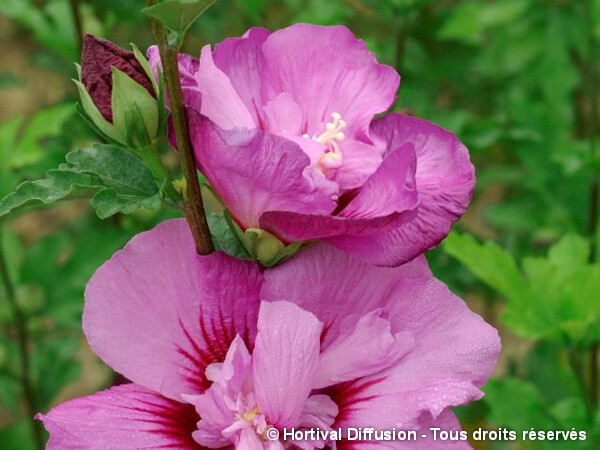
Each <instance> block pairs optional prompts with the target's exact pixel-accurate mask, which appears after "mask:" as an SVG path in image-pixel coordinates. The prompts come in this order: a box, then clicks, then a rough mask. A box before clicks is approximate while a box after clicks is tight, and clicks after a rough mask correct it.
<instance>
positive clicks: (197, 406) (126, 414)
mask: <svg viewBox="0 0 600 450" xmlns="http://www.w3.org/2000/svg"><path fill="white" fill-rule="evenodd" d="M85 300H86V301H85V311H84V317H83V324H84V331H85V333H86V335H87V338H88V341H89V343H90V345H91V347H92V349H93V350H94V351H95V352H96V353H97V354H98V355H99V356H100V357H101V358H102V359H103V360H104V361H105V362H106V363H107V364H109V365H110V366H112V367H113V368H114V369H115V370H117V371H118V372H120V373H122V374H123V375H124V376H126V377H127V378H128V379H130V380H131V381H132V383H131V384H125V385H121V386H118V387H113V388H111V389H108V390H106V391H103V392H100V393H97V394H95V395H91V396H89V397H84V398H80V399H76V400H72V401H68V402H66V403H64V404H62V405H59V406H57V407H56V408H54V409H53V410H51V411H50V412H49V413H48V414H45V415H40V416H39V418H40V419H41V420H42V421H43V422H44V425H45V426H46V428H47V429H48V431H49V432H50V441H49V443H48V447H47V448H49V449H60V450H67V449H106V448H111V449H150V448H178V449H203V448H227V449H232V448H236V449H240V450H246V449H283V448H303V449H313V448H337V449H352V448H353V449H366V448H371V447H375V446H378V445H379V444H381V445H384V446H387V448H402V449H428V450H434V449H448V448H452V449H454V448H456V449H467V448H470V447H469V445H468V444H467V443H465V442H451V443H449V442H441V441H439V440H437V441H433V440H431V433H430V437H429V438H420V439H419V440H417V441H412V442H380V443H378V442H372V441H364V440H363V441H362V442H361V441H347V440H346V441H344V440H342V441H336V442H329V441H328V440H327V439H318V438H315V439H312V440H296V441H294V440H291V439H284V438H283V436H284V435H283V429H284V428H287V429H289V428H292V427H293V428H295V429H297V430H307V429H313V428H319V429H320V430H325V431H327V430H336V429H342V430H345V429H348V427H374V428H376V429H379V430H389V429H392V428H396V429H404V430H423V431H428V429H429V427H434V426H435V427H440V428H442V429H445V430H457V429H459V424H458V421H457V420H456V418H455V416H454V415H453V413H452V412H451V410H450V408H451V407H452V406H455V405H460V404H465V403H468V402H470V401H472V400H475V399H478V398H480V397H481V395H482V394H481V391H480V390H479V387H480V386H481V385H482V384H483V383H484V382H485V381H486V379H487V378H488V376H489V375H490V373H491V371H492V369H493V367H494V365H495V363H496V359H497V356H498V352H499V349H500V345H499V339H498V335H497V333H496V331H495V330H494V329H493V328H492V327H490V326H489V325H487V324H486V323H485V322H484V321H483V320H482V319H481V318H480V317H479V316H477V315H476V314H474V313H472V312H471V311H469V309H468V308H467V307H466V306H465V304H464V303H463V302H462V301H461V300H460V299H459V298H457V297H455V296H454V295H453V294H452V293H450V292H449V291H448V289H447V288H446V287H445V286H444V285H443V284H442V283H440V282H439V281H437V280H436V279H435V278H434V277H433V276H432V275H431V272H430V271H429V269H428V267H427V264H426V261H425V259H424V258H422V257H421V258H417V259H416V260H414V261H413V262H411V263H409V264H406V265H404V266H402V267H399V268H393V269H391V268H378V267H375V266H372V265H369V264H366V263H364V262H362V261H360V260H357V259H354V258H351V257H349V256H347V255H346V254H345V253H343V252H340V251H337V250H335V249H331V248H326V247H325V246H324V245H321V244H317V245H314V246H311V247H309V248H308V249H306V250H305V251H303V252H301V253H300V254H299V255H297V256H296V257H295V258H293V259H291V260H290V261H288V262H286V263H284V264H282V265H281V266H279V267H278V268H276V269H272V270H263V269H261V268H260V267H259V266H258V265H257V264H254V263H251V262H248V261H242V260H236V259H233V258H231V257H229V256H227V255H224V254H222V253H213V254H211V255H208V256H197V255H196V253H195V250H194V244H193V240H192V237H191V235H190V232H189V230H188V227H187V225H186V223H185V222H184V221H182V220H173V221H168V222H165V223H163V224H161V225H159V226H158V227H157V228H156V229H154V230H152V231H150V232H146V233H142V234H140V235H138V236H136V237H135V238H134V239H133V240H132V241H131V242H130V243H129V244H128V245H127V246H126V247H125V249H123V250H122V251H120V252H118V253H116V254H115V255H114V256H113V258H112V259H111V260H110V261H108V262H107V263H106V264H104V265H103V266H102V267H101V268H100V269H99V270H98V271H97V272H96V274H95V275H94V277H93V278H92V280H91V281H90V283H89V284H88V286H87V289H86V294H85ZM269 430H278V431H280V432H281V434H280V436H281V438H280V439H276V440H269V437H273V435H272V434H269Z"/></svg>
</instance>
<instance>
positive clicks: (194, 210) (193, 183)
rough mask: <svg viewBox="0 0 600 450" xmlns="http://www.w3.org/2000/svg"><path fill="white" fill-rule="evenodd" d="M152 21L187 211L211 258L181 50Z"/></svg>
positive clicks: (197, 237) (201, 250) (201, 252)
mask: <svg viewBox="0 0 600 450" xmlns="http://www.w3.org/2000/svg"><path fill="white" fill-rule="evenodd" d="M147 4H148V6H152V5H154V4H156V0H148V1H147ZM150 21H151V23H152V30H153V32H154V36H155V38H156V40H157V42H158V48H159V50H160V59H161V62H162V67H163V73H164V76H165V82H166V85H167V90H168V92H169V99H170V101H171V115H172V117H173V127H174V129H175V138H176V140H177V148H178V150H179V154H180V161H181V166H182V169H183V174H184V176H185V178H186V180H187V196H186V195H184V199H185V200H184V202H185V203H184V206H183V211H184V213H185V216H186V219H187V221H188V223H189V225H190V228H191V230H192V235H193V236H194V242H195V243H196V251H197V252H198V254H199V255H207V254H208V253H211V252H212V251H214V245H213V242H212V239H211V236H210V230H209V228H208V222H207V221H206V215H205V214H204V205H203V201H202V192H201V190H200V182H199V181H198V174H197V172H196V161H195V157H194V151H193V149H192V143H191V141H190V133H189V129H188V121H187V116H186V113H185V105H184V103H183V93H182V90H181V80H180V78H179V65H178V61H177V52H178V50H177V48H176V47H175V46H174V44H172V43H170V42H169V38H168V34H167V30H166V28H165V27H164V26H163V25H162V24H161V23H159V22H158V21H156V20H155V19H152V18H151V19H150Z"/></svg>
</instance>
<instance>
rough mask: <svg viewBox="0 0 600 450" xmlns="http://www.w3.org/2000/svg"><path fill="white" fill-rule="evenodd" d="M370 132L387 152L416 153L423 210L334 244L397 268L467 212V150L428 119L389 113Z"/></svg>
mask: <svg viewBox="0 0 600 450" xmlns="http://www.w3.org/2000/svg"><path fill="white" fill-rule="evenodd" d="M372 132H373V134H374V135H376V136H379V137H380V138H381V139H383V140H384V141H385V142H386V145H387V149H388V153H387V154H386V155H384V158H387V157H389V154H390V153H391V152H393V151H394V150H396V149H397V148H399V147H401V146H403V145H406V144H407V143H410V144H412V145H413V146H414V147H415V151H416V155H417V171H416V184H417V191H418V193H419V208H418V212H417V215H416V216H415V218H414V219H413V220H412V221H411V222H408V223H405V224H400V225H399V226H398V227H397V228H394V229H392V228H390V229H388V230H386V231H383V232H381V233H379V234H376V235H373V236H366V237H365V236H351V237H350V236H336V237H335V238H332V239H330V240H328V242H329V243H330V244H332V245H335V246H336V247H338V248H341V249H343V250H345V251H347V252H348V253H350V254H352V255H355V256H357V257H359V258H361V259H364V260H366V261H368V262H370V263H372V264H378V265H385V266H396V265H399V264H403V263H404V262H406V261H409V260H411V259H412V258H414V257H416V256H417V255H419V254H421V253H423V252H425V251H426V250H428V249H430V248H432V247H435V246H436V245H438V244H439V243H440V241H441V240H442V239H444V238H445V237H446V235H447V234H448V232H449V231H450V227H451V226H452V223H453V222H455V221H456V220H458V219H459V218H460V217H461V215H462V214H463V213H464V211H465V209H466V208H467V206H468V204H469V201H470V199H471V194H472V192H473V189H474V187H475V175H474V169H473V166H472V164H471V162H470V161H469V153H468V151H467V148H466V147H465V146H464V145H462V144H461V143H460V141H459V140H458V139H457V138H456V137H455V136H454V135H453V134H451V133H450V132H448V131H446V130H444V129H443V128H440V127H438V126H436V125H433V124H431V123H429V122H427V121H425V120H422V119H417V118H414V117H409V116H403V115H400V114H388V115H387V116H386V117H384V118H382V119H379V120H376V121H375V122H373V126H372Z"/></svg>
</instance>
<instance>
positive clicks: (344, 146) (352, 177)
mask: <svg viewBox="0 0 600 450" xmlns="http://www.w3.org/2000/svg"><path fill="white" fill-rule="evenodd" d="M339 146H340V149H341V152H342V157H343V161H344V163H343V164H342V167H340V168H339V169H338V170H337V171H336V172H335V174H334V176H333V180H334V181H335V182H336V183H338V184H339V185H340V188H341V189H342V190H343V191H347V190H350V189H355V188H359V187H361V186H362V185H363V184H365V182H366V181H367V179H368V178H369V177H370V176H371V175H372V174H373V173H374V172H375V171H376V170H377V168H378V167H379V165H380V164H381V161H382V158H381V150H380V149H378V148H377V147H375V146H374V145H371V144H365V143H364V142H359V141H355V140H344V141H342V142H340V144H339Z"/></svg>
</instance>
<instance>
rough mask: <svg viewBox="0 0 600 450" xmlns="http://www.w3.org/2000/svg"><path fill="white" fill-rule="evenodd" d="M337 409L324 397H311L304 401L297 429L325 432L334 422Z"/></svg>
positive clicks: (332, 402)
mask: <svg viewBox="0 0 600 450" xmlns="http://www.w3.org/2000/svg"><path fill="white" fill-rule="evenodd" d="M338 412H339V408H338V407H337V405H336V404H335V402H334V401H333V400H331V399H330V398H329V397H328V396H326V395H319V394H317V395H311V396H310V397H308V400H306V404H305V405H304V410H303V411H302V416H300V421H299V423H298V426H297V427H298V428H319V429H321V430H325V429H327V428H330V427H331V426H332V425H333V423H334V422H335V417H336V416H337V415H338Z"/></svg>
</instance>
